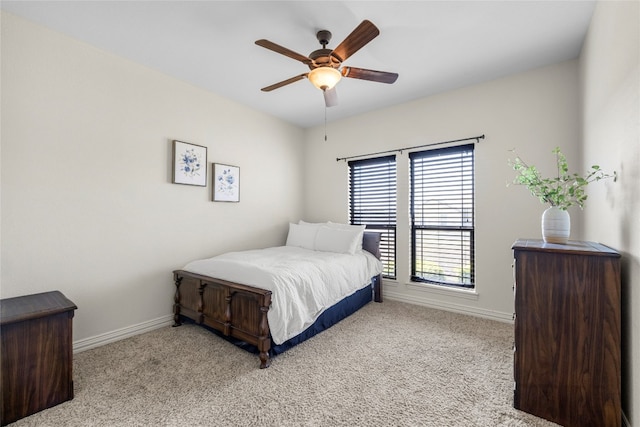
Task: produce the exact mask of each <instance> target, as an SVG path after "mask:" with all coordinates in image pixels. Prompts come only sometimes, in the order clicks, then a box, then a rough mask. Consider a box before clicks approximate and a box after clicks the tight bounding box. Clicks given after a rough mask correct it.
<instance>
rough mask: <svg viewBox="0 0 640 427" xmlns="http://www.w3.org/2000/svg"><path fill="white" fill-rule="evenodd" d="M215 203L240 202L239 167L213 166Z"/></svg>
mask: <svg viewBox="0 0 640 427" xmlns="http://www.w3.org/2000/svg"><path fill="white" fill-rule="evenodd" d="M213 201H214V202H239V201H240V168H239V167H238V166H232V165H225V164H222V163H214V164H213Z"/></svg>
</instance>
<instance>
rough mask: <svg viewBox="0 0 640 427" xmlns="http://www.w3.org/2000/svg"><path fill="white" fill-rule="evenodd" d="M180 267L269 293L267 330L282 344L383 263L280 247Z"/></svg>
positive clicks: (360, 256)
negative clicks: (268, 291)
mask: <svg viewBox="0 0 640 427" xmlns="http://www.w3.org/2000/svg"><path fill="white" fill-rule="evenodd" d="M183 270H185V271H190V272H192V273H196V274H202V275H205V276H210V277H215V278H218V279H223V280H228V281H231V282H236V283H241V284H245V285H251V286H255V287H258V288H262V289H268V290H270V291H272V295H271V309H270V310H269V312H268V314H267V317H268V319H269V328H270V331H271V338H272V339H273V341H274V342H275V343H276V344H282V343H283V342H285V341H286V340H288V339H290V338H292V337H294V336H296V335H298V334H299V333H300V332H302V331H304V330H305V329H306V328H307V327H309V326H310V325H311V324H312V323H313V322H314V321H315V320H316V319H317V318H318V316H320V314H322V312H323V311H324V310H326V309H327V308H329V307H330V306H332V305H333V304H335V303H337V302H338V301H340V300H341V299H343V298H345V297H347V296H349V295H351V294H353V293H355V292H356V291H357V290H359V289H362V288H363V287H364V286H366V285H368V284H369V283H371V278H372V277H374V276H376V275H378V274H380V273H381V272H382V263H381V262H380V260H378V259H376V257H374V256H373V255H371V254H370V253H369V252H366V251H363V250H360V251H357V252H356V253H355V254H353V255H351V254H340V253H334V252H322V251H313V250H309V249H303V248H299V247H293V246H278V247H273V248H267V249H256V250H250V251H242V252H229V253H226V254H223V255H218V256H216V257H213V258H209V259H203V260H198V261H193V262H190V263H189V264H187V265H186V266H185V267H184V268H183Z"/></svg>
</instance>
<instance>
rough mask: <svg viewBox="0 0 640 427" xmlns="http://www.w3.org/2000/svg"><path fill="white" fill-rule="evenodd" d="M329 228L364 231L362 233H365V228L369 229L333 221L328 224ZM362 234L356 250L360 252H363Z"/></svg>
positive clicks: (363, 226) (364, 226)
mask: <svg viewBox="0 0 640 427" xmlns="http://www.w3.org/2000/svg"><path fill="white" fill-rule="evenodd" d="M327 226H329V227H332V228H338V229H341V230H356V231H362V233H364V230H365V228H367V226H366V225H351V224H340V223H337V222H331V221H329V222H327ZM362 233H361V234H360V241H359V242H358V243H357V245H356V249H355V250H358V251H359V250H362ZM352 253H353V252H352Z"/></svg>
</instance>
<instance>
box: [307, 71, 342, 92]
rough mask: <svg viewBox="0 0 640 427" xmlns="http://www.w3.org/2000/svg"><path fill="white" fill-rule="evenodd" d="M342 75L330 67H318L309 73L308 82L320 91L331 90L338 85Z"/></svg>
mask: <svg viewBox="0 0 640 427" xmlns="http://www.w3.org/2000/svg"><path fill="white" fill-rule="evenodd" d="M341 77H342V74H340V71H338V70H336V69H335V68H332V67H318V68H314V69H313V70H311V71H309V75H308V78H309V81H310V82H311V83H313V85H314V86H315V87H317V88H318V89H320V90H331V89H333V87H334V86H335V85H337V84H338V82H339V81H340V78H341Z"/></svg>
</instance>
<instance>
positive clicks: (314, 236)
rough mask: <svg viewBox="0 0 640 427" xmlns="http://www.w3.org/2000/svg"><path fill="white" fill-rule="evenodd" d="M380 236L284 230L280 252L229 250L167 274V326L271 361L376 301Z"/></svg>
mask: <svg viewBox="0 0 640 427" xmlns="http://www.w3.org/2000/svg"><path fill="white" fill-rule="evenodd" d="M379 245H380V234H379V233H374V232H365V231H364V226H351V225H346V224H335V223H331V222H327V223H314V224H312V223H305V222H302V221H301V222H300V223H298V224H290V225H289V233H288V237H287V242H286V244H285V246H278V247H273V248H265V249H255V250H248V251H239V252H229V253H226V254H222V255H218V256H215V257H213V258H208V259H202V260H195V261H192V262H190V263H188V264H187V265H186V266H184V267H183V268H182V269H180V270H175V271H174V272H173V277H174V282H175V286H176V290H175V296H174V305H173V313H174V326H179V325H180V324H182V322H183V321H185V320H188V321H192V322H194V323H196V324H199V325H202V326H204V327H206V328H207V329H209V330H211V331H212V332H214V333H216V334H218V335H220V336H222V337H223V338H225V339H227V340H229V341H231V342H233V343H234V344H236V345H238V346H239V347H241V348H243V349H245V350H248V351H253V352H255V353H257V354H258V357H259V359H260V368H267V367H268V366H269V365H270V361H271V357H272V356H274V355H276V354H279V353H282V352H283V351H286V350H287V349H289V348H291V347H292V346H294V345H297V344H299V343H300V342H302V341H305V340H306V339H309V338H311V337H312V336H314V335H316V334H317V333H319V332H321V331H322V330H325V329H326V328H328V327H331V326H332V325H334V324H335V323H337V322H339V321H340V320H342V319H344V318H345V317H348V316H350V315H351V314H353V313H355V312H356V311H357V310H359V309H360V308H362V307H363V306H364V305H366V304H368V303H369V302H371V300H372V299H373V300H374V301H377V302H382V294H381V289H380V288H381V276H380V274H381V272H382V262H381V261H380V252H379Z"/></svg>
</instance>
